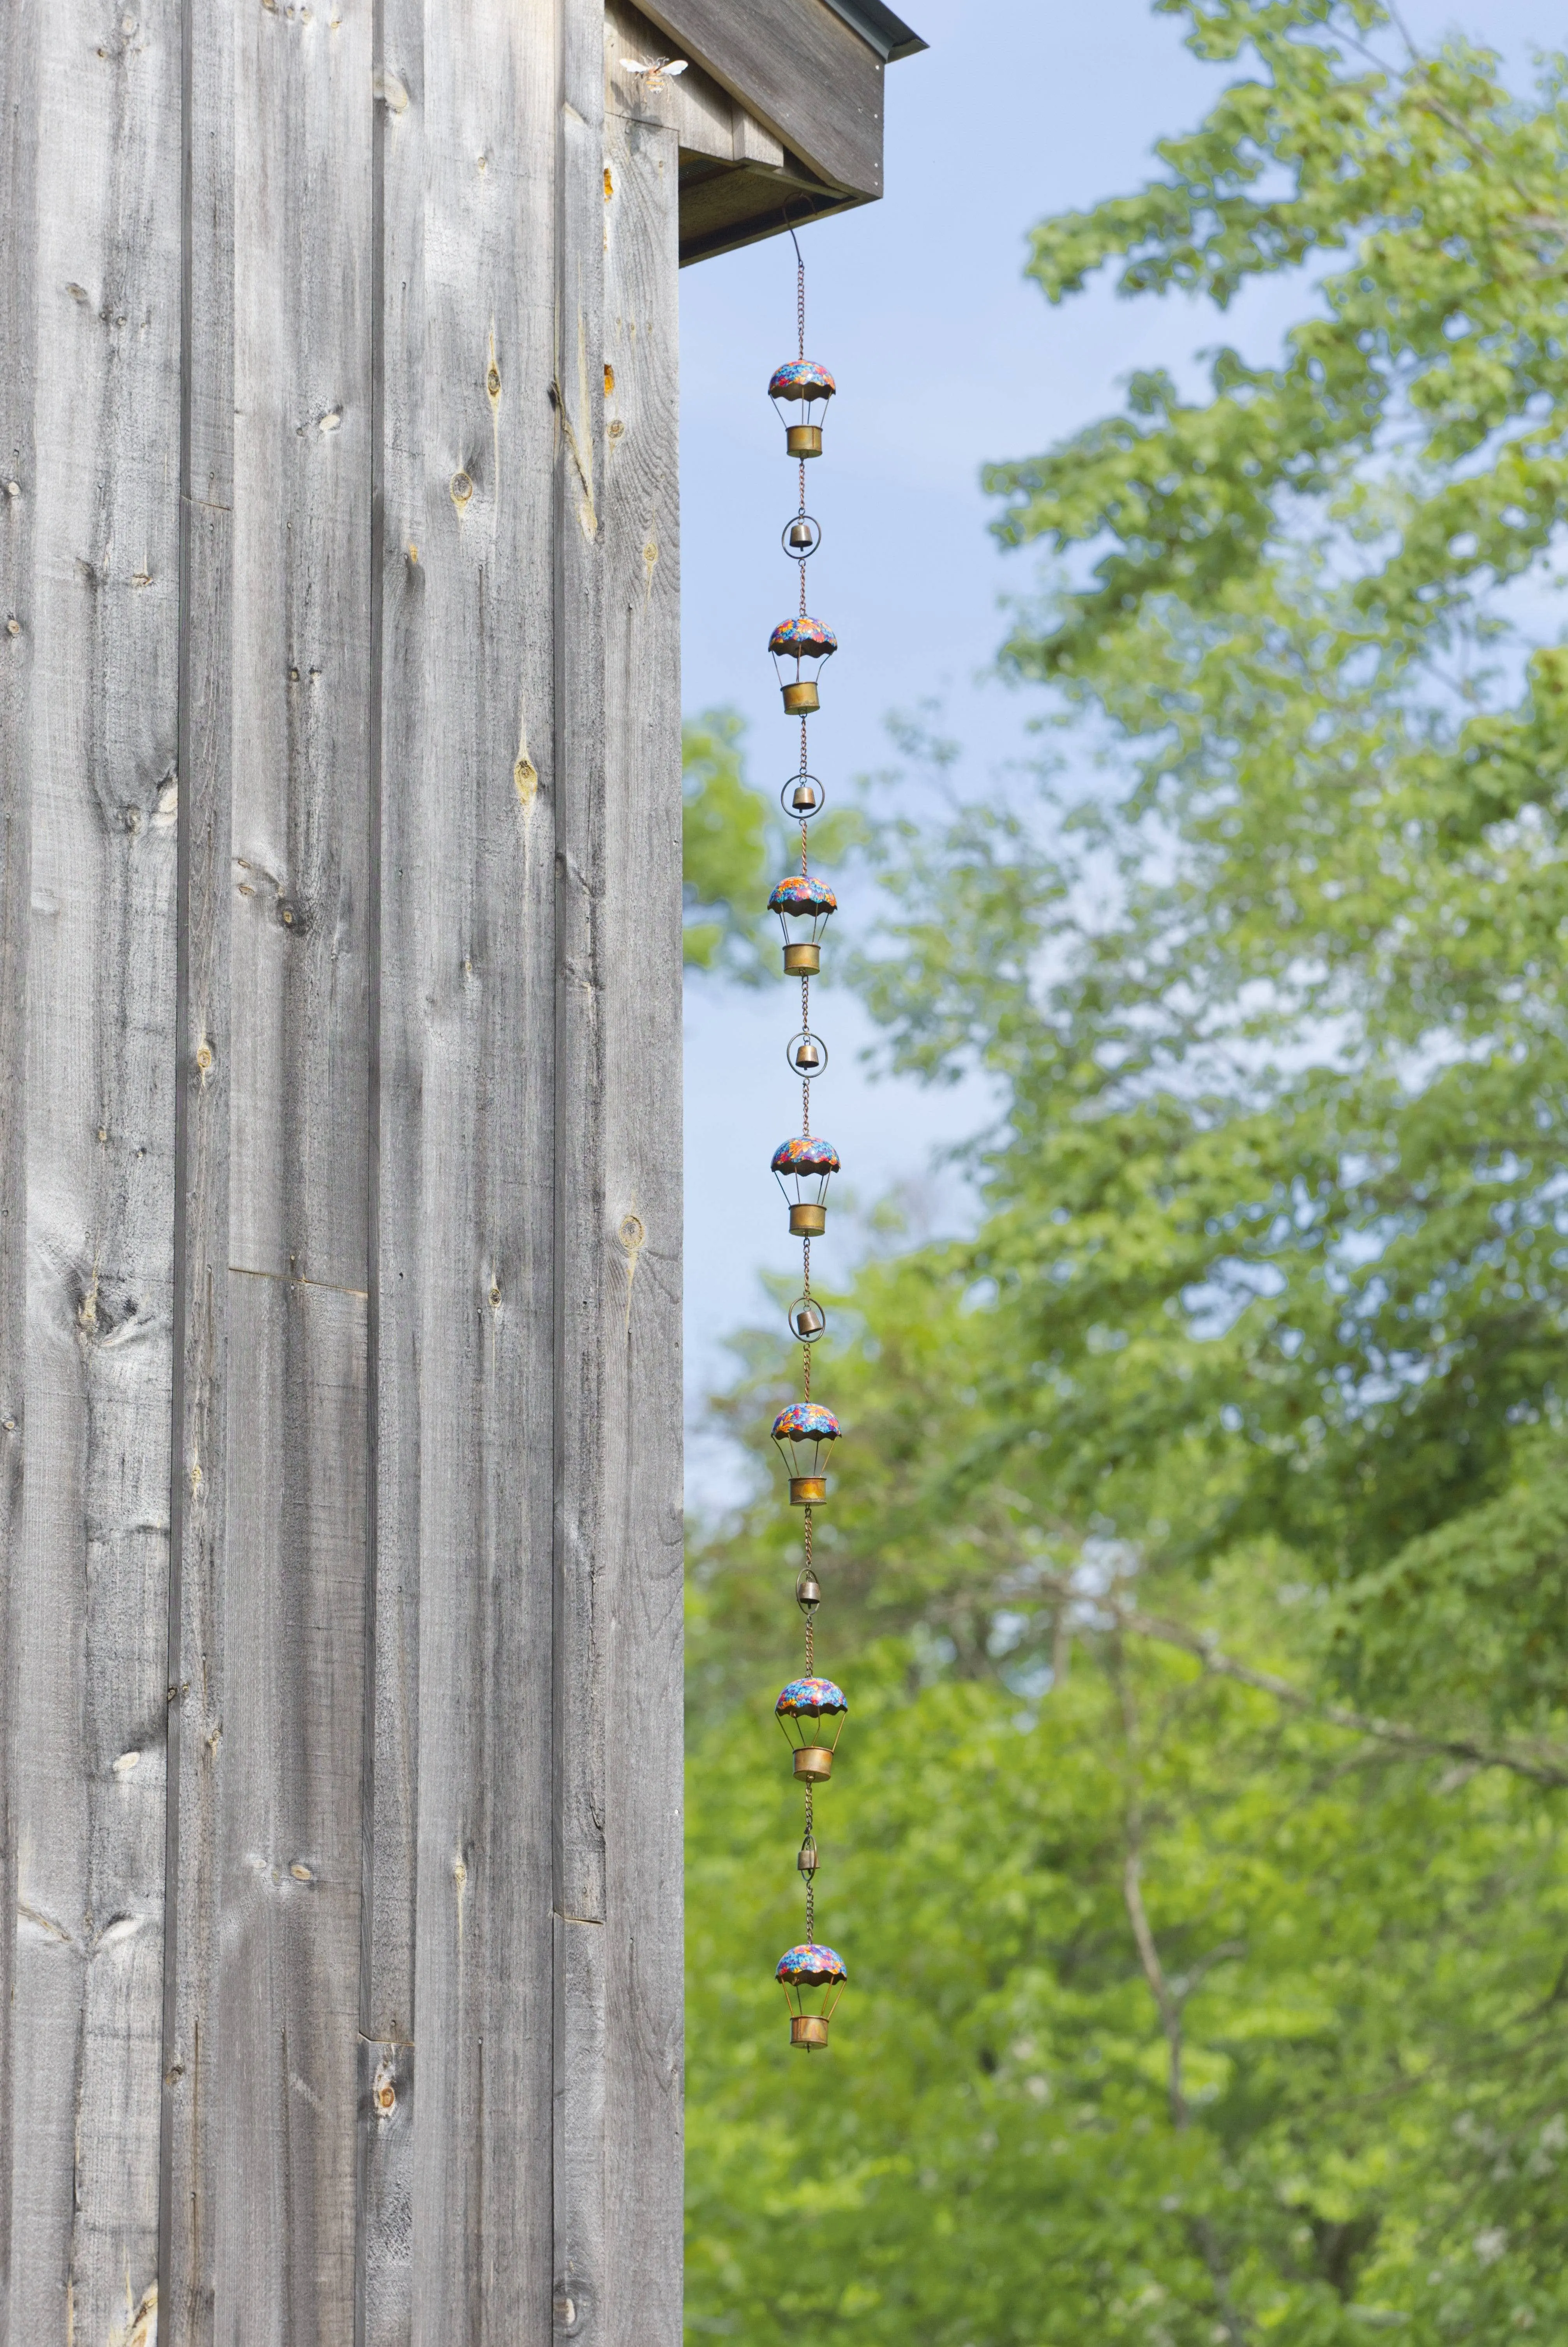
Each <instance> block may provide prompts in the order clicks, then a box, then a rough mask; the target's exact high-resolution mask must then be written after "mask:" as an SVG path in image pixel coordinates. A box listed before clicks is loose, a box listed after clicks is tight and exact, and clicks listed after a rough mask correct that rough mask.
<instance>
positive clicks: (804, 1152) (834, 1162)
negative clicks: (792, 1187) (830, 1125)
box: [771, 1133, 839, 1173]
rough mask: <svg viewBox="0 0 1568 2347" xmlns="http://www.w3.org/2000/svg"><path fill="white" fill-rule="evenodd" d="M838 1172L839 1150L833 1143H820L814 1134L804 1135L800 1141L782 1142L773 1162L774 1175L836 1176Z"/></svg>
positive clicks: (774, 1154) (776, 1150)
mask: <svg viewBox="0 0 1568 2347" xmlns="http://www.w3.org/2000/svg"><path fill="white" fill-rule="evenodd" d="M838 1170H839V1167H838V1152H837V1150H836V1149H835V1147H834V1145H833V1143H832V1142H831V1141H819V1140H818V1138H817V1136H816V1135H815V1133H802V1134H801V1136H800V1139H799V1140H798V1141H781V1142H780V1143H779V1145H778V1147H777V1148H776V1149H775V1150H774V1153H773V1157H772V1160H771V1171H772V1172H774V1173H837V1172H838Z"/></svg>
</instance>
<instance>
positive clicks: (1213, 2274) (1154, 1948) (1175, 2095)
mask: <svg viewBox="0 0 1568 2347" xmlns="http://www.w3.org/2000/svg"><path fill="white" fill-rule="evenodd" d="M1112 1676H1114V1678H1115V1681H1116V1691H1117V1694H1118V1695H1119V1696H1120V1697H1121V1702H1122V1731H1123V1734H1124V1736H1125V1737H1126V1743H1127V1757H1128V1761H1129V1763H1130V1768H1131V1774H1132V1783H1131V1786H1130V1788H1129V1792H1128V1799H1127V1816H1126V1837H1127V1846H1126V1859H1125V1862H1124V1863H1123V1866H1122V1898H1123V1900H1124V1901H1125V1902H1126V1907H1127V1919H1128V1921H1129V1922H1130V1923H1131V1924H1132V1937H1133V1940H1134V1942H1136V1944H1137V1949H1138V1960H1139V1962H1140V1963H1142V1965H1143V1977H1144V1979H1145V1980H1146V1981H1147V1982H1148V1983H1149V1993H1150V1994H1151V1995H1152V1996H1153V2000H1154V2003H1155V2004H1156V2006H1157V2007H1158V2009H1159V2014H1160V2025H1161V2027H1162V2028H1163V2031H1164V2033H1165V2045H1166V2047H1167V2049H1168V2051H1169V2056H1170V2060H1169V2069H1168V2073H1167V2088H1168V2092H1169V2095H1170V2102H1171V2125H1172V2127H1173V2128H1174V2130H1175V2132H1176V2134H1177V2135H1185V2134H1186V2132H1187V2130H1188V2128H1189V2127H1191V2125H1192V2111H1191V2109H1190V2107H1189V2106H1188V2103H1187V2096H1186V2087H1185V2086H1184V2081H1183V2077H1182V2049H1183V2036H1182V2007H1183V2005H1184V2004H1185V2003H1186V2000H1187V1998H1188V1997H1189V1996H1190V1995H1191V1994H1192V1993H1193V1990H1194V1988H1195V1987H1196V1986H1197V1984H1198V1982H1199V1981H1200V1980H1201V1979H1202V1978H1203V1976H1204V1973H1208V1972H1212V1971H1213V1970H1214V1966H1215V1964H1217V1963H1224V1961H1225V1957H1226V1956H1227V1955H1232V1954H1235V1953H1238V1952H1239V1950H1238V1949H1237V1948H1236V1946H1235V1943H1234V1942H1232V1943H1228V1944H1227V1945H1226V1946H1225V1947H1221V1948H1215V1949H1214V1950H1213V1951H1212V1952H1210V1954H1209V1955H1207V1956H1206V1957H1204V1960H1203V1963H1201V1964H1200V1965H1199V1966H1197V1967H1195V1968H1194V1971H1193V1973H1190V1974H1189V1975H1188V1977H1187V1979H1186V1981H1185V1983H1184V1985H1183V1986H1182V1987H1180V1988H1178V1987H1177V1986H1176V1984H1175V1983H1173V1981H1172V1980H1171V1978H1170V1976H1169V1974H1168V1973H1167V1972H1166V1970H1165V1967H1164V1965H1163V1963H1162V1962H1161V1960H1160V1949H1159V1943H1158V1942H1157V1941H1156V1940H1155V1938H1154V1933H1153V1927H1152V1925H1151V1924H1150V1922H1149V1911H1148V1909H1147V1908H1146V1907H1145V1906H1144V1904H1143V1802H1142V1800H1141V1799H1140V1796H1139V1791H1138V1715H1137V1711H1136V1708H1135V1706H1134V1704H1133V1700H1132V1688H1131V1686H1129V1685H1128V1681H1127V1674H1126V1672H1125V1671H1124V1670H1123V1669H1122V1650H1121V1645H1120V1642H1119V1641H1118V1642H1117V1644H1116V1645H1115V1647H1114V1650H1113V1655H1112ZM1188 2223H1189V2226H1190V2228H1191V2231H1192V2236H1193V2239H1194V2242H1195V2243H1196V2244H1197V2248H1198V2250H1199V2253H1200V2255H1201V2256H1202V2258H1203V2260H1204V2265H1205V2267H1206V2268H1207V2269H1208V2277H1209V2287H1210V2289H1211V2290H1212V2291H1214V2308H1215V2311H1216V2312H1217V2313H1218V2315H1219V2318H1220V2321H1221V2323H1222V2324H1223V2325H1224V2328H1225V2336H1226V2338H1227V2339H1228V2340H1229V2341H1230V2347H1248V2332H1247V2326H1246V2322H1245V2320H1244V2318H1243V2316H1242V2313H1241V2311H1240V2309H1239V2308H1238V2306H1237V2305H1236V2302H1235V2299H1234V2298H1233V2297H1232V2295H1231V2282H1230V2269H1229V2267H1228V2266H1227V2264H1226V2262H1225V2254H1224V2252H1223V2250H1221V2247H1220V2241H1219V2236H1218V2234H1217V2233H1216V2232H1215V2231H1214V2227H1213V2226H1212V2225H1211V2224H1210V2222H1209V2220H1208V2219H1207V2218H1206V2217H1204V2216H1194V2217H1192V2218H1190V2219H1188Z"/></svg>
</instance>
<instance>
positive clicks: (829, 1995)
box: [774, 1940, 849, 2053]
mask: <svg viewBox="0 0 1568 2347" xmlns="http://www.w3.org/2000/svg"><path fill="white" fill-rule="evenodd" d="M774 1979H775V1980H776V1981H777V1982H778V1983H780V1985H781V1987H782V1988H783V1990H784V1995H785V1997H786V1998H787V1999H788V2002H789V2014H790V2021H789V2042H790V2044H791V2045H804V2047H805V2049H806V2051H807V2052H808V2053H813V2052H815V2049H816V2048H817V2046H819V2045H826V2043H827V2024H828V2023H829V2022H830V2021H831V2020H832V2018H833V2016H834V2014H835V2011H836V2009H837V2005H838V2000H839V1998H840V1997H841V1996H842V1995H843V1994H844V1991H845V1983H846V1982H847V1981H848V1979H849V1974H848V1973H847V1972H846V1971H845V1963H844V1958H843V1957H842V1956H841V1955H840V1954H839V1953H838V1952H837V1951H836V1949H834V1948H825V1947H823V1946H822V1945H821V1944H820V1943H819V1942H817V1941H815V1940H805V1941H803V1942H802V1943H801V1945H800V1946H799V1947H798V1948H786V1950H785V1951H784V1954H783V1955H782V1956H781V1957H780V1958H779V1960H778V1965H777V1969H776V1970H775V1972H774Z"/></svg>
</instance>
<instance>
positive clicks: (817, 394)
mask: <svg viewBox="0 0 1568 2347" xmlns="http://www.w3.org/2000/svg"><path fill="white" fill-rule="evenodd" d="M837 389H838V385H837V384H835V382H834V380H833V377H832V376H831V375H830V374H828V372H827V369H826V368H825V366H824V365H823V364H822V362H821V361H820V360H819V359H791V360H790V361H789V362H788V363H787V364H786V365H784V366H782V367H775V368H774V372H773V376H772V379H771V381H770V382H769V384H768V397H769V398H770V399H804V400H807V401H810V400H814V399H831V398H832V397H833V395H834V393H835V391H836V390H837Z"/></svg>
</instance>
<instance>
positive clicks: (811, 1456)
mask: <svg viewBox="0 0 1568 2347" xmlns="http://www.w3.org/2000/svg"><path fill="white" fill-rule="evenodd" d="M842 1432H843V1429H842V1428H841V1427H840V1425H839V1423H838V1420H837V1419H835V1416H834V1414H833V1412H832V1411H831V1410H830V1409H824V1408H823V1406H822V1404H821V1403H820V1402H818V1401H797V1402H792V1403H791V1405H790V1407H789V1409H781V1410H780V1412H779V1414H778V1416H777V1417H776V1418H775V1419H774V1442H776V1443H777V1445H778V1450H779V1456H780V1458H781V1459H782V1460H784V1463H785V1465H786V1466H787V1467H788V1469H789V1471H790V1476H789V1496H790V1504H791V1506H792V1507H796V1508H820V1507H821V1506H822V1504H823V1501H825V1499H826V1497H827V1468H826V1453H827V1450H828V1449H829V1447H830V1445H832V1444H833V1443H835V1442H836V1441H837V1440H838V1439H839V1437H840V1435H841V1433H842Z"/></svg>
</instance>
